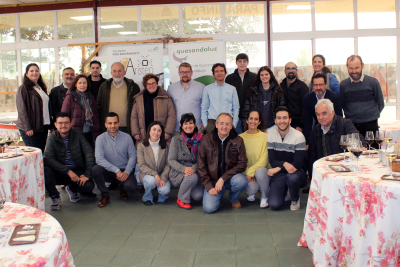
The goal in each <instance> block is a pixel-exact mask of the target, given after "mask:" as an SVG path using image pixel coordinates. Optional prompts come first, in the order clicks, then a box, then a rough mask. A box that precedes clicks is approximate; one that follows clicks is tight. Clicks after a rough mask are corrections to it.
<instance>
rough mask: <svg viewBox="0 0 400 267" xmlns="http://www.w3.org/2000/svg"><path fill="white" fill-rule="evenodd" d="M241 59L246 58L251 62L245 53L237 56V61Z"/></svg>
mask: <svg viewBox="0 0 400 267" xmlns="http://www.w3.org/2000/svg"><path fill="white" fill-rule="evenodd" d="M239 59H246V60H247V62H249V56H248V55H247V54H245V53H240V54H239V55H237V56H236V62H238V60H239Z"/></svg>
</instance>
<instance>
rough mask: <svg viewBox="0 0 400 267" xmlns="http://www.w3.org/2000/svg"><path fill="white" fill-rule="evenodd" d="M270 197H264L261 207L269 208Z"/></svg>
mask: <svg viewBox="0 0 400 267" xmlns="http://www.w3.org/2000/svg"><path fill="white" fill-rule="evenodd" d="M268 206H269V205H268V198H262V199H261V202H260V208H262V209H265V208H268Z"/></svg>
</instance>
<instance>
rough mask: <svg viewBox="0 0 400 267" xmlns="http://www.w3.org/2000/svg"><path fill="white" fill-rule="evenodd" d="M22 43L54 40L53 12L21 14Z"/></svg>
mask: <svg viewBox="0 0 400 267" xmlns="http://www.w3.org/2000/svg"><path fill="white" fill-rule="evenodd" d="M19 30H20V37H21V42H29V41H46V40H53V39H54V20H53V12H36V13H23V14H19Z"/></svg>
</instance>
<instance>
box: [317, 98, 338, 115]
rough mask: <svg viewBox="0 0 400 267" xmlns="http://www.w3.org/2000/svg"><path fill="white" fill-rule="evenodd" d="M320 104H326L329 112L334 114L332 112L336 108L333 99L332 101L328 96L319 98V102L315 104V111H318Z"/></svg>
mask: <svg viewBox="0 0 400 267" xmlns="http://www.w3.org/2000/svg"><path fill="white" fill-rule="evenodd" d="M320 105H326V106H327V107H328V111H329V114H332V112H333V110H334V109H333V103H332V101H330V100H329V99H327V98H324V99H321V100H319V101H318V102H317V104H316V105H315V111H317V107H318V106H320Z"/></svg>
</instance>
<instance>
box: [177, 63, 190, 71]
mask: <svg viewBox="0 0 400 267" xmlns="http://www.w3.org/2000/svg"><path fill="white" fill-rule="evenodd" d="M181 67H184V68H190V70H191V71H193V70H192V66H191V65H190V64H189V63H187V62H183V63H181V64H180V65H179V68H178V71H179V70H180V69H181Z"/></svg>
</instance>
